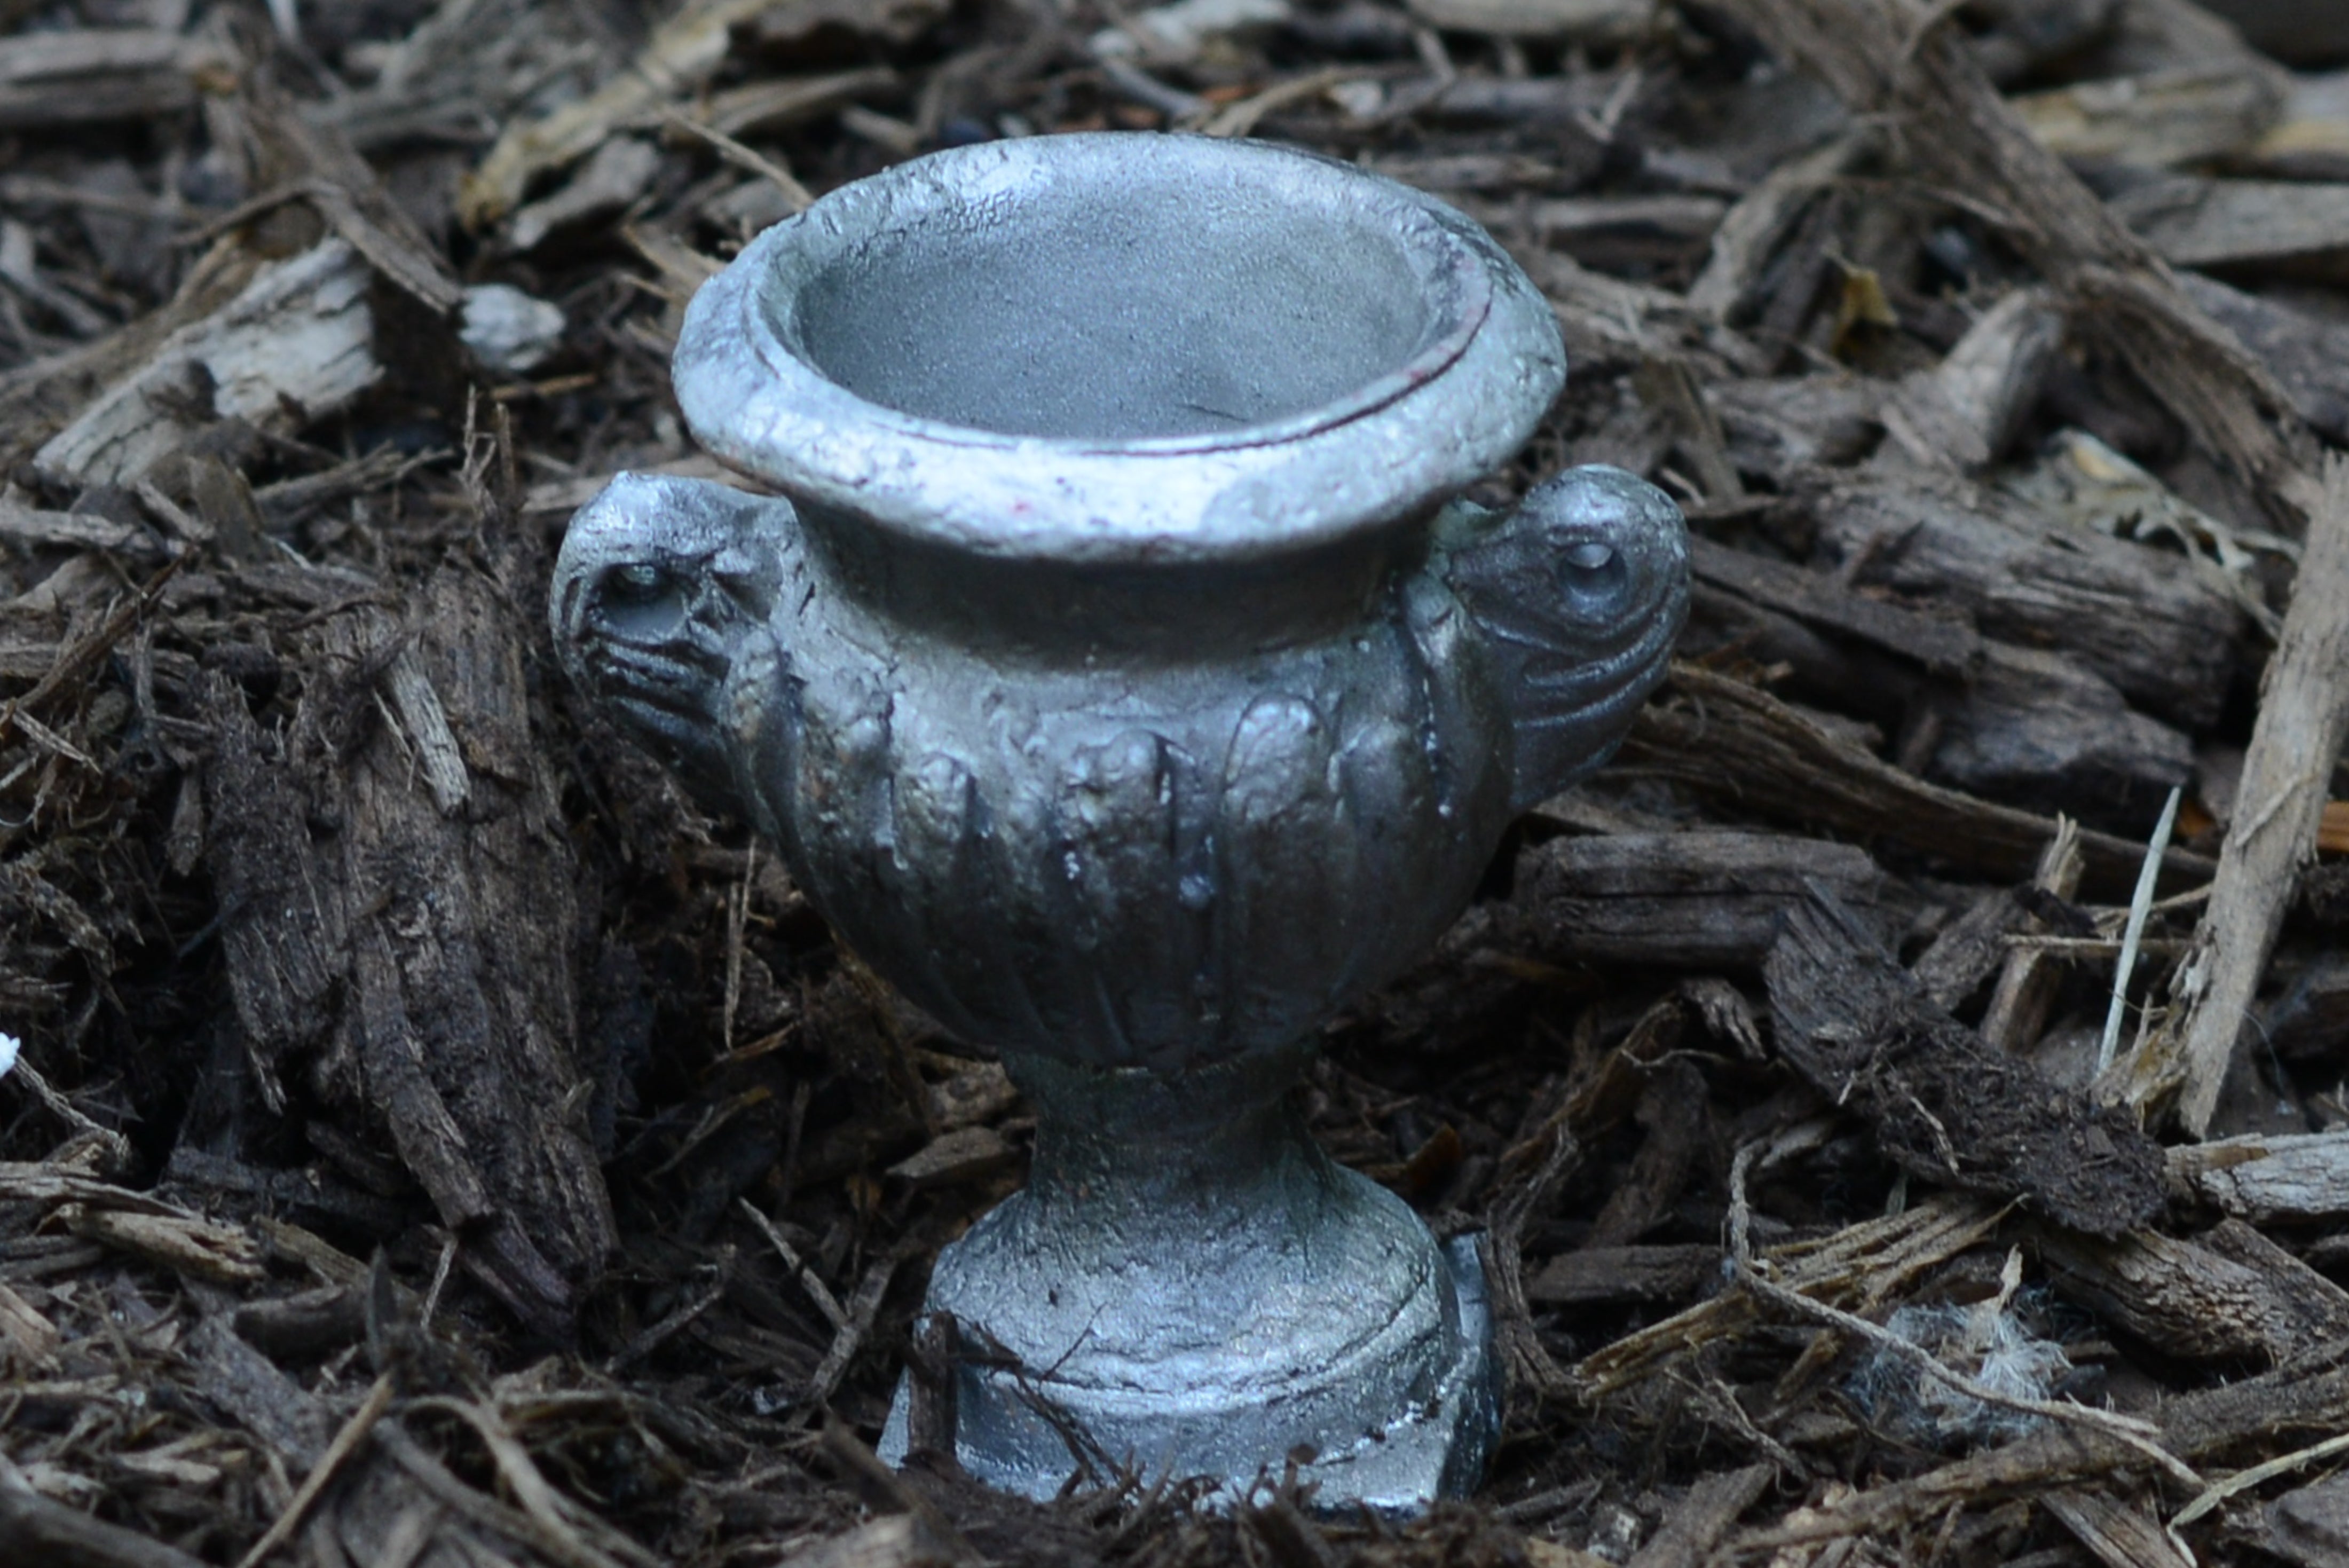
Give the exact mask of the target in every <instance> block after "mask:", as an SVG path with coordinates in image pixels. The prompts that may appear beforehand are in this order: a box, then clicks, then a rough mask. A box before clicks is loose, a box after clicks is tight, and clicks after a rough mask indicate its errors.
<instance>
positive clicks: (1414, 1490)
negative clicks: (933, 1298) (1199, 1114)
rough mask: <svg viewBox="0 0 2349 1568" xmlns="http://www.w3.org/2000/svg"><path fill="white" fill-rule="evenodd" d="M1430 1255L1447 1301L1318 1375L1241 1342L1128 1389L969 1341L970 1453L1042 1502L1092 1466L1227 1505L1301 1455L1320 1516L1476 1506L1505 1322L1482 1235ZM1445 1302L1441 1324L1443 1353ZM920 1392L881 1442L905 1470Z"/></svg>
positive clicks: (965, 1374) (901, 1408)
mask: <svg viewBox="0 0 2349 1568" xmlns="http://www.w3.org/2000/svg"><path fill="white" fill-rule="evenodd" d="M1341 1174H1342V1175H1344V1176H1346V1177H1349V1178H1351V1179H1354V1180H1361V1178H1358V1177H1353V1176H1352V1173H1351V1172H1344V1173H1341ZM1363 1185H1364V1186H1366V1187H1367V1186H1370V1183H1368V1182H1367V1181H1364V1182H1363ZM1379 1195H1380V1197H1381V1198H1384V1197H1385V1196H1386V1195H1385V1194H1384V1192H1383V1191H1381V1192H1380V1194H1379ZM1389 1201H1392V1199H1389ZM963 1244H964V1243H959V1242H958V1243H957V1244H956V1246H957V1247H958V1246H961V1245H963ZM954 1250H955V1249H954V1248H952V1247H950V1248H948V1249H947V1252H948V1254H949V1257H947V1258H942V1259H941V1262H940V1271H941V1272H947V1266H948V1264H949V1262H951V1261H952V1260H951V1256H950V1255H951V1253H952V1252H953V1251H954ZM1430 1251H1433V1253H1434V1256H1435V1259H1436V1261H1437V1267H1436V1269H1435V1270H1434V1277H1433V1278H1432V1279H1430V1280H1429V1281H1428V1282H1427V1288H1428V1290H1429V1291H1430V1292H1431V1293H1439V1295H1440V1299H1439V1300H1437V1301H1434V1302H1427V1301H1421V1302H1414V1303H1410V1308H1411V1309H1413V1310H1406V1311H1404V1312H1402V1313H1400V1314H1397V1316H1396V1318H1395V1319H1394V1320H1393V1321H1392V1322H1391V1323H1390V1324H1388V1325H1387V1329H1386V1331H1385V1332H1379V1333H1373V1334H1371V1335H1370V1336H1369V1337H1368V1338H1367V1339H1365V1340H1363V1341H1361V1342H1359V1343H1357V1344H1356V1345H1353V1346H1352V1347H1350V1350H1349V1352H1348V1353H1346V1354H1343V1355H1340V1356H1339V1357H1337V1358H1336V1359H1335V1360H1333V1361H1330V1362H1327V1363H1324V1364H1322V1365H1320V1366H1312V1367H1300V1366H1288V1367H1285V1368H1282V1369H1280V1370H1278V1371H1272V1370H1269V1369H1268V1356H1267V1354H1266V1352H1267V1348H1268V1347H1264V1346H1245V1347H1239V1346H1236V1347H1234V1354H1232V1355H1228V1356H1225V1357H1206V1358H1199V1357H1196V1356H1184V1357H1178V1358H1177V1362H1178V1363H1180V1364H1178V1365H1170V1366H1162V1367H1158V1368H1143V1369H1139V1370H1141V1371H1142V1372H1143V1374H1144V1376H1141V1377H1139V1378H1137V1379H1136V1381H1135V1382H1134V1383H1133V1384H1130V1385H1128V1386H1123V1387H1109V1386H1100V1385H1099V1384H1098V1383H1095V1384H1094V1385H1093V1386H1075V1385H1072V1384H1071V1383H1069V1382H1068V1381H1066V1380H1065V1379H1064V1378H1063V1377H1062V1376H1056V1375H1055V1371H1054V1369H1052V1368H1050V1367H1042V1368H1035V1367H1028V1366H1019V1367H1006V1366H996V1365H986V1364H985V1362H986V1360H987V1357H986V1356H985V1353H984V1351H983V1350H982V1349H981V1348H980V1346H976V1345H971V1344H970V1343H969V1341H968V1338H966V1339H965V1340H964V1342H963V1345H962V1355H961V1356H960V1357H958V1358H957V1363H956V1366H955V1377H954V1385H955V1389H954V1392H955V1401H954V1403H955V1451H956V1457H957V1459H959V1460H960V1461H961V1463H962V1467H963V1469H965V1470H967V1471H968V1472H969V1474H970V1475H971V1476H972V1477H973V1478H974V1479H976V1480H980V1481H982V1482H984V1483H986V1484H987V1485H988V1486H991V1487H994V1488H996V1489H998V1490H1002V1491H1008V1492H1014V1493H1018V1494H1019V1495H1021V1496H1025V1497H1031V1498H1036V1499H1038V1500H1045V1499H1050V1498H1051V1497H1053V1496H1055V1495H1057V1494H1058V1493H1059V1492H1060V1491H1061V1490H1062V1488H1063V1487H1065V1486H1066V1485H1067V1484H1068V1483H1069V1481H1070V1480H1071V1477H1074V1476H1080V1475H1081V1474H1083V1473H1084V1472H1090V1476H1089V1478H1088V1479H1091V1480H1094V1481H1096V1482H1102V1483H1106V1482H1108V1481H1111V1480H1114V1479H1115V1478H1116V1476H1117V1475H1118V1473H1119V1472H1120V1470H1121V1469H1131V1470H1133V1471H1134V1472H1136V1473H1137V1474H1138V1475H1139V1476H1140V1477H1141V1479H1142V1480H1143V1483H1144V1484H1145V1485H1147V1484H1149V1483H1152V1482H1154V1481H1157V1480H1162V1479H1171V1480H1187V1479H1190V1478H1194V1477H1199V1478H1204V1479H1206V1480H1209V1481H1212V1482H1214V1483H1216V1488H1217V1490H1216V1494H1215V1495H1214V1496H1213V1497H1211V1498H1210V1499H1209V1500H1208V1501H1210V1504H1211V1505H1222V1506H1226V1507H1228V1506H1230V1505H1232V1504H1234V1503H1237V1501H1240V1500H1241V1499H1243V1498H1244V1497H1246V1496H1247V1493H1248V1491H1249V1490H1250V1489H1251V1488H1253V1487H1255V1486H1256V1485H1257V1483H1258V1482H1259V1481H1269V1482H1278V1481H1279V1480H1282V1478H1283V1475H1284V1473H1285V1471H1286V1470H1287V1469H1288V1465H1289V1464H1290V1462H1291V1461H1292V1459H1294V1460H1297V1461H1299V1463H1298V1465H1297V1475H1298V1479H1299V1480H1300V1481H1302V1482H1308V1483H1311V1484H1312V1485H1313V1486H1314V1488H1315V1490H1314V1492H1313V1494H1312V1501H1313V1506H1314V1507H1315V1508H1316V1509H1317V1510H1320V1511H1330V1512H1351V1511H1353V1510H1354V1509H1355V1508H1356V1507H1357V1506H1367V1507H1369V1508H1371V1510H1373V1511H1376V1512H1378V1513H1380V1514H1381V1515H1385V1516H1388V1517H1405V1516H1409V1515H1413V1514H1416V1513H1420V1512H1423V1511H1425V1510H1426V1508H1427V1507H1428V1505H1429V1504H1430V1503H1432V1502H1433V1501H1435V1500H1436V1499H1438V1498H1444V1497H1460V1496H1464V1495H1465V1494H1466V1493H1467V1492H1468V1491H1469V1490H1472V1489H1473V1488H1474V1487H1475V1484H1476V1482H1477V1480H1478V1479H1479V1478H1480V1477H1481V1476H1482V1475H1483V1473H1484V1469H1485V1459H1486V1458H1487V1457H1488V1456H1489V1454H1490V1453H1491V1450H1492V1448H1493V1444H1494V1441H1495V1438H1496V1437H1497V1436H1498V1433H1499V1429H1500V1400H1499V1391H1498V1380H1497V1376H1496V1373H1495V1366H1494V1361H1493V1351H1492V1330H1493V1324H1492V1312H1491V1307H1490V1303H1489V1301H1488V1298H1487V1296H1486V1294H1485V1276H1484V1270H1483V1266H1482V1264H1481V1262H1479V1260H1478V1258H1477V1253H1476V1243H1475V1238H1474V1237H1470V1236H1463V1237H1459V1238H1456V1239H1455V1240H1454V1241H1452V1242H1451V1243H1450V1244H1449V1245H1446V1246H1443V1247H1441V1248H1438V1247H1435V1246H1434V1245H1433V1239H1432V1238H1430ZM1349 1304H1350V1303H1332V1311H1333V1314H1334V1315H1337V1316H1341V1317H1342V1316H1345V1315H1347V1314H1348V1306H1349ZM1430 1306H1433V1307H1435V1308H1437V1309H1438V1310H1437V1312H1436V1313H1435V1314H1433V1315H1434V1316H1435V1318H1436V1319H1437V1320H1438V1322H1439V1323H1440V1324H1441V1327H1440V1329H1439V1330H1438V1334H1437V1342H1436V1343H1433V1344H1431V1343H1430V1340H1431V1336H1430V1334H1428V1332H1427V1328H1428V1324H1427V1318H1428V1315H1429V1314H1427V1312H1426V1309H1427V1308H1428V1307H1430ZM983 1343H984V1342H983V1341H982V1342H981V1344H982V1345H983ZM1431 1351H1433V1352H1434V1353H1435V1354H1434V1355H1431V1354H1430V1352H1431ZM1280 1359H1281V1358H1279V1357H1278V1355H1277V1353H1276V1354H1275V1355H1272V1356H1271V1357H1269V1360H1270V1361H1271V1362H1274V1363H1278V1361H1279V1360H1280ZM1219 1360H1220V1361H1221V1362H1222V1363H1223V1365H1222V1366H1214V1365H1213V1363H1215V1362H1216V1361H1219ZM1399 1363H1402V1364H1416V1366H1417V1368H1418V1376H1414V1377H1412V1378H1410V1379H1408V1382H1409V1383H1412V1384H1415V1385H1418V1386H1415V1387H1409V1388H1406V1389H1402V1390H1398V1389H1397V1387H1396V1386H1395V1379H1394V1377H1393V1376H1392V1374H1393V1372H1394V1371H1395V1370H1396V1369H1397V1366H1398V1364H1399ZM1062 1370H1063V1371H1065V1368H1063V1369H1062ZM1217 1372H1222V1373H1224V1374H1226V1376H1225V1377H1220V1378H1219V1377H1217V1376H1215V1374H1216V1373H1217ZM1431 1374H1432V1376H1431ZM911 1392H912V1390H911V1386H910V1382H906V1383H901V1384H900V1385H899V1386H898V1389H897V1396H896V1398H895V1401H894V1402H893V1404H892V1405H891V1407H890V1410H889V1420H888V1425H887V1427H886V1428H885V1430H884V1431H883V1433H882V1438H881V1445H880V1454H881V1457H882V1459H885V1460H886V1461H887V1462H889V1463H890V1464H893V1465H896V1464H902V1463H903V1462H904V1461H905V1452H906V1448H907V1444H908V1414H909V1406H910V1402H911ZM1399 1393H1400V1394H1402V1397H1400V1398H1398V1397H1397V1395H1398V1394H1399ZM1308 1456H1310V1457H1309V1458H1308Z"/></svg>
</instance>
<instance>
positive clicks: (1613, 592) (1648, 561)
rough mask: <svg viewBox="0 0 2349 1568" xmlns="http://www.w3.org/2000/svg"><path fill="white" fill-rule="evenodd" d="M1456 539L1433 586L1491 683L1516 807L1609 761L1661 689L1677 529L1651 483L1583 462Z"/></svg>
mask: <svg viewBox="0 0 2349 1568" xmlns="http://www.w3.org/2000/svg"><path fill="white" fill-rule="evenodd" d="M1463 535H1464V536H1455V537H1454V539H1453V540H1451V541H1449V543H1450V546H1451V548H1450V560H1449V564H1448V565H1447V566H1446V567H1445V568H1444V576H1445V579H1446V580H1447V581H1448V582H1449V583H1450V584H1451V586H1452V589H1453V592H1454V593H1455V594H1457V595H1458V596H1459V597H1460V599H1461V602H1462V603H1463V604H1464V605H1465V606H1466V607H1467V609H1468V613H1469V616H1470V618H1472V619H1473V620H1474V621H1475V623H1476V627H1477V629H1478V630H1479V631H1480V632H1481V633H1482V634H1483V640H1484V643H1485V652H1486V656H1487V657H1488V658H1489V659H1490V660H1491V661H1492V664H1493V667H1494V670H1495V674H1496V675H1497V676H1498V677H1499V683H1500V691H1501V701H1502V705H1503V708H1504V710H1505V711H1506V713H1507V715H1508V718H1509V722H1510V727H1511V729H1512V731H1513V732H1514V737H1515V742H1516V745H1515V749H1514V753H1513V755H1514V764H1513V773H1512V777H1513V781H1514V782H1513V784H1512V792H1511V798H1512V804H1513V805H1514V806H1515V807H1516V809H1518V810H1523V809H1525V808H1526V807H1527V806H1529V805H1534V804H1535V803H1536V802H1537V801H1540V800H1543V799H1545V798H1547V796H1549V795H1551V794H1556V793H1557V791H1558V790H1560V789H1563V788H1565V787H1566V786H1567V785H1568V784H1571V783H1573V782H1574V781H1575V780H1576V779H1578V778H1579V777H1581V776H1582V775H1583V774H1587V773H1588V772H1589V771H1590V770H1591V769H1593V768H1596V767H1597V766H1599V764H1600V763H1603V762H1605V761H1606V760H1607V759H1608V758H1609V756H1611V755H1612V754H1614V751H1615V748H1616V746H1617V745H1618V744H1619V743H1620V742H1621V741H1622V739H1623V736H1624V733H1625V732H1627V731H1628V730H1629V729H1630V725H1631V720H1632V717H1633V716H1634V715H1635V714H1637V713H1638V711H1639V710H1640V703H1641V702H1643V701H1646V700H1647V696H1648V693H1649V692H1650V691H1652V690H1654V688H1655V685H1656V682H1657V681H1659V680H1661V679H1663V674H1664V667H1665V665H1666V663H1667V661H1668V660H1670V659H1671V651H1672V645H1673V644H1674V643H1675V642H1677V641H1678V640H1679V639H1680V632H1681V627H1682V623H1683V622H1684V621H1686V620H1687V618H1688V526H1687V524H1686V523H1685V521H1684V520H1683V519H1682V516H1681V511H1680V508H1679V507H1677V506H1675V505H1673V504H1672V502H1671V497H1670V496H1668V495H1666V494H1665V493H1663V492H1662V491H1661V490H1658V489H1657V488H1656V487H1655V486H1654V485H1652V484H1650V483H1647V482H1646V481H1645V480H1642V479H1640V478H1638V477H1637V476H1635V475H1633V474H1630V473H1627V472H1624V471H1623V470H1621V469H1619V468H1608V467H1604V466H1597V465H1594V466H1591V467H1588V468H1578V469H1572V470H1569V471H1568V472H1565V473H1562V474H1559V475H1558V476H1557V478H1555V479H1552V480H1550V481H1548V482H1547V483H1544V484H1541V485H1539V486H1537V488H1536V489H1535V490H1534V491H1533V492H1532V493H1530V494H1528V495H1527V496H1526V498H1525V500H1524V501H1523V502H1521V503H1520V504H1518V505H1517V507H1516V510H1515V511H1512V512H1508V513H1506V514H1477V515H1475V516H1472V517H1470V518H1468V519H1467V520H1466V521H1465V524H1464V529H1463Z"/></svg>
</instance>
